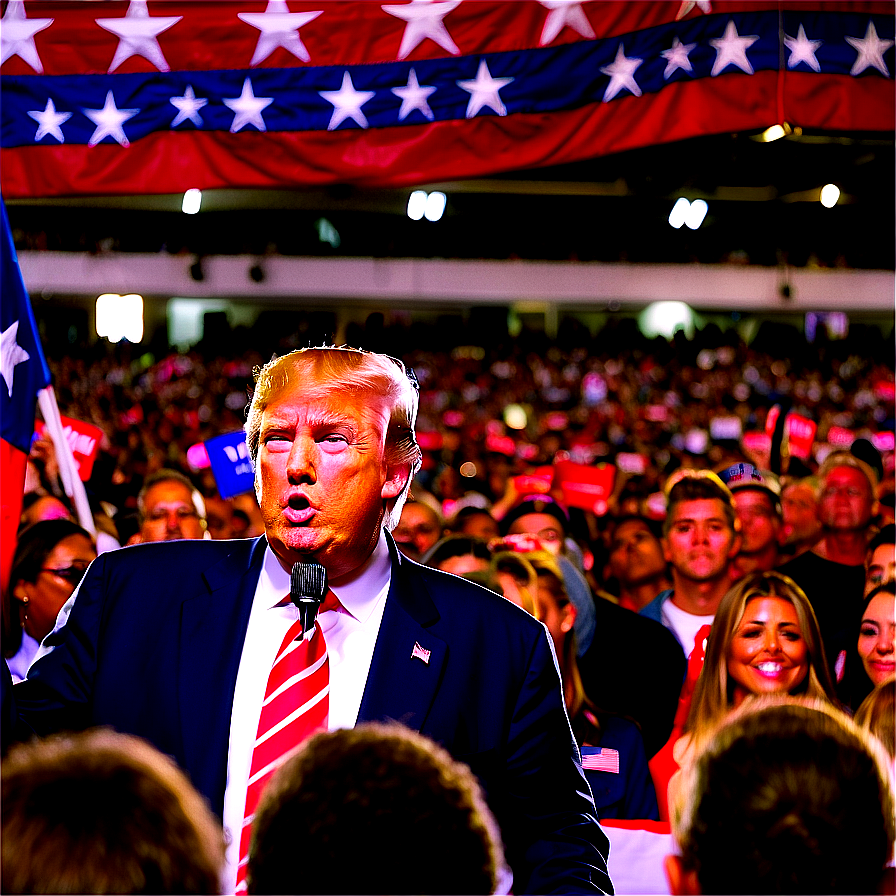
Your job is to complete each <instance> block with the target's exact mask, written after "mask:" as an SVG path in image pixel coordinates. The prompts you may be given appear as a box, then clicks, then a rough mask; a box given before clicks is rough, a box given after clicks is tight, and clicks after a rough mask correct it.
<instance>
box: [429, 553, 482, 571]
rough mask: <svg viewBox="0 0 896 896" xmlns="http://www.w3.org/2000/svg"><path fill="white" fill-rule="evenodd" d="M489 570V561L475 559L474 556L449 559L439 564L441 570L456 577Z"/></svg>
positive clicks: (479, 558) (465, 555) (480, 558)
mask: <svg viewBox="0 0 896 896" xmlns="http://www.w3.org/2000/svg"><path fill="white" fill-rule="evenodd" d="M488 568H489V562H488V560H484V559H483V558H482V557H475V556H474V555H473V554H461V555H459V556H457V557H448V558H447V559H445V560H443V561H442V562H441V563H440V564H439V569H441V570H442V571H443V572H453V573H454V575H456V576H463V575H466V574H467V573H468V572H485V571H486V570H487V569H488Z"/></svg>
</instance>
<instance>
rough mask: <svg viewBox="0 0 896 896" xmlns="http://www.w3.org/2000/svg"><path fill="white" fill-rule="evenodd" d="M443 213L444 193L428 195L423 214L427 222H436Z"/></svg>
mask: <svg viewBox="0 0 896 896" xmlns="http://www.w3.org/2000/svg"><path fill="white" fill-rule="evenodd" d="M444 211H445V194H444V193H438V192H436V193H430V194H429V196H427V197H426V209H425V210H424V212H423V215H424V217H425V218H426V220H427V221H438V220H439V218H441V217H442V213H443V212H444Z"/></svg>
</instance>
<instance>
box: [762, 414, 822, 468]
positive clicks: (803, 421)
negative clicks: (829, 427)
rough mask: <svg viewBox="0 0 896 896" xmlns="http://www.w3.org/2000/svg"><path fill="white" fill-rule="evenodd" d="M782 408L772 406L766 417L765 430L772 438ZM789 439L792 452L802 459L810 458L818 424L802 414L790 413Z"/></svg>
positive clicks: (786, 422)
mask: <svg viewBox="0 0 896 896" xmlns="http://www.w3.org/2000/svg"><path fill="white" fill-rule="evenodd" d="M780 413H781V409H780V408H779V407H778V405H775V406H774V407H772V408H771V409H770V410H769V412H768V415H767V416H766V418H765V432H766V435H768V436H769V438H771V437H772V436H773V435H774V432H775V426H776V425H777V423H778V417H779V416H780ZM784 422H785V428H786V432H787V441H788V444H789V445H790V453H791V454H792V455H793V456H794V457H798V458H800V459H801V460H808V459H809V456H810V454H811V452H812V442H813V441H815V432H816V430H817V429H818V424H817V423H815V422H814V421H813V420H810V419H809V418H808V417H803V416H802V414H788V415H787V417H786V418H785V421H784Z"/></svg>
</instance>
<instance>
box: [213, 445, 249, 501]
mask: <svg viewBox="0 0 896 896" xmlns="http://www.w3.org/2000/svg"><path fill="white" fill-rule="evenodd" d="M205 448H206V450H207V451H208V459H209V462H210V463H211V465H212V472H213V473H214V474H215V482H216V483H217V485H218V493H219V494H220V495H221V497H222V498H232V497H233V496H234V495H241V494H242V493H243V492H251V491H252V490H253V489H254V488H255V477H254V475H253V473H252V462H251V461H250V460H249V449H248V447H247V446H246V434H245V433H244V432H243V431H242V430H240V431H238V432H229V433H226V434H225V435H223V436H216V437H215V438H213V439H209V440H208V441H207V442H206V443H205Z"/></svg>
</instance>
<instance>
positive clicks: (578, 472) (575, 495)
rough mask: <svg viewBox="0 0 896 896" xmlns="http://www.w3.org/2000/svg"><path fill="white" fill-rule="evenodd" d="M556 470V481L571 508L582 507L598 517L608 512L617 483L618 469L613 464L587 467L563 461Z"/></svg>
mask: <svg viewBox="0 0 896 896" xmlns="http://www.w3.org/2000/svg"><path fill="white" fill-rule="evenodd" d="M554 469H555V471H556V472H555V478H556V481H557V482H558V483H559V485H560V488H561V489H562V490H563V500H564V501H565V502H566V503H567V504H568V505H569V506H570V507H581V508H582V509H583V510H590V511H592V512H593V513H596V514H597V515H598V516H603V515H604V514H605V513H606V512H607V509H608V506H609V504H608V502H609V499H610V495H611V494H612V493H613V484H614V482H615V481H616V467H614V466H613V465H612V464H598V465H597V466H587V465H585V464H577V463H573V462H572V461H563V462H562V463H559V464H557V465H556V466H555V468H554Z"/></svg>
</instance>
